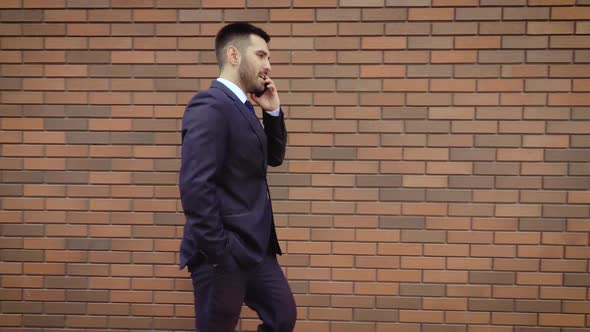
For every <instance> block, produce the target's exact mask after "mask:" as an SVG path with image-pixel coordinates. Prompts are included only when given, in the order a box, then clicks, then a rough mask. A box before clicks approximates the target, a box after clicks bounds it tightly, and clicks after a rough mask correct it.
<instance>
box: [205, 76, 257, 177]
mask: <svg viewBox="0 0 590 332" xmlns="http://www.w3.org/2000/svg"><path fill="white" fill-rule="evenodd" d="M211 87H213V88H218V89H221V90H222V91H223V92H225V94H226V95H227V96H228V97H229V98H230V99H231V100H232V101H233V103H234V106H235V107H236V108H237V109H238V110H239V111H240V113H241V114H242V116H243V117H244V119H246V121H248V124H249V125H250V128H252V130H253V131H254V133H255V134H256V137H258V143H260V149H261V150H262V153H263V155H264V165H266V144H265V143H266V134H265V133H264V128H263V127H262V125H261V124H260V121H259V120H258V118H257V117H256V115H255V114H253V113H252V111H250V110H249V109H248V107H246V105H245V104H244V103H242V101H241V100H240V99H239V98H238V97H237V96H236V95H235V94H234V93H233V92H232V91H231V90H230V89H228V88H227V87H226V86H225V85H224V84H223V83H221V82H219V81H217V80H214V81H213V83H212V84H211Z"/></svg>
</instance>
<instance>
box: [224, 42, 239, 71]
mask: <svg viewBox="0 0 590 332" xmlns="http://www.w3.org/2000/svg"><path fill="white" fill-rule="evenodd" d="M226 56H227V61H228V62H229V63H230V64H232V65H234V66H237V65H239V64H240V61H241V57H242V55H241V54H240V51H239V50H238V48H237V47H235V46H232V45H230V46H228V47H227V49H226Z"/></svg>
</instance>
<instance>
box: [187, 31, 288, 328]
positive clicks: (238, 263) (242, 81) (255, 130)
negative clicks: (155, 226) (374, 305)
mask: <svg viewBox="0 0 590 332" xmlns="http://www.w3.org/2000/svg"><path fill="white" fill-rule="evenodd" d="M269 40H270V37H269V36H268V34H267V33H266V32H264V31H263V30H262V29H260V28H257V27H255V26H253V25H251V24H248V23H234V24H229V25H226V26H225V27H223V28H222V29H221V30H220V31H219V32H218V34H217V36H216V38H215V52H216V56H217V62H218V64H219V67H220V75H219V78H218V79H217V80H215V81H213V83H212V85H211V87H210V88H209V90H206V91H202V92H199V93H198V94H196V95H195V96H194V97H193V98H192V100H191V101H190V102H189V104H188V106H187V108H186V111H185V113H184V118H183V123H182V164H181V168H180V197H181V200H182V207H183V209H184V214H185V216H186V223H185V225H184V235H183V238H182V243H181V245H180V267H181V268H184V266H188V269H189V271H190V272H191V277H192V280H193V288H194V296H195V314H196V323H195V326H196V330H197V331H198V332H226V331H227V332H230V331H234V328H235V326H236V324H237V321H238V318H239V315H240V310H241V306H242V303H246V305H248V306H249V307H250V308H252V309H253V310H255V311H256V312H257V313H258V316H259V317H260V319H261V320H262V323H263V324H261V325H260V326H259V327H258V331H277V332H284V331H292V330H293V328H294V326H295V320H296V307H295V301H294V299H293V295H292V293H291V290H290V289H289V286H288V284H287V280H286V279H285V276H284V275H283V272H282V270H281V268H280V267H279V265H278V263H277V259H276V254H281V249H280V247H279V243H278V241H277V236H276V232H275V225H274V220H273V215H272V207H271V202H270V196H269V192H268V185H267V182H266V168H267V165H270V166H279V165H281V163H282V162H283V158H284V156H285V146H286V141H287V132H286V129H285V121H284V116H283V112H282V110H281V108H280V100H279V95H278V92H277V88H276V86H275V84H274V82H273V80H272V79H270V77H269V76H268V75H269V73H270V71H271V66H270V62H269V56H270V52H269V50H268V45H267V43H268V42H269ZM246 93H249V94H250V97H251V99H252V100H253V101H255V102H256V103H257V104H258V105H259V106H260V107H261V108H262V110H263V124H264V128H263V127H262V126H261V125H260V122H259V120H258V118H257V117H256V114H255V112H254V108H253V107H252V104H251V103H250V102H249V101H248V100H247V96H246ZM257 95H259V97H258V96H257Z"/></svg>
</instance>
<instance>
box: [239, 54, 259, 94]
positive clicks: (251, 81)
mask: <svg viewBox="0 0 590 332" xmlns="http://www.w3.org/2000/svg"><path fill="white" fill-rule="evenodd" d="M238 73H239V75H240V81H241V82H242V86H243V87H244V90H246V93H254V94H257V93H261V92H263V91H264V82H262V84H260V83H259V82H258V77H259V75H260V73H259V72H258V71H257V70H256V69H254V66H252V64H251V63H250V62H249V61H242V63H240V67H239V69H238Z"/></svg>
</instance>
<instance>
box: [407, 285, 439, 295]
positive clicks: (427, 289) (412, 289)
mask: <svg viewBox="0 0 590 332" xmlns="http://www.w3.org/2000/svg"><path fill="white" fill-rule="evenodd" d="M444 294H445V287H444V285H436V284H404V283H402V284H400V295H402V296H429V297H430V296H444Z"/></svg>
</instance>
